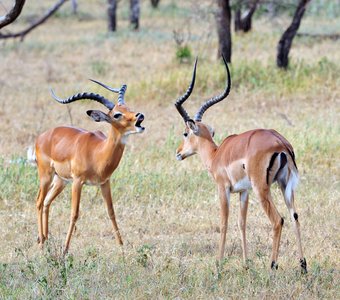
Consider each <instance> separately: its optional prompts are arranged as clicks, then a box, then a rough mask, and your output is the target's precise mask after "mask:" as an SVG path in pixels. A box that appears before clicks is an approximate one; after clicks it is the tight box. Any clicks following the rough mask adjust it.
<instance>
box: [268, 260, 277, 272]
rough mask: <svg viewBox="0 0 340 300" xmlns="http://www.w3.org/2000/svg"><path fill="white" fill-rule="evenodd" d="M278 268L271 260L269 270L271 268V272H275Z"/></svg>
mask: <svg viewBox="0 0 340 300" xmlns="http://www.w3.org/2000/svg"><path fill="white" fill-rule="evenodd" d="M278 267H279V265H278V264H277V263H276V262H275V261H274V260H273V261H272V264H271V266H270V268H271V269H272V270H277V268H278Z"/></svg>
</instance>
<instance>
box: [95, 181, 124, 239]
mask: <svg viewBox="0 0 340 300" xmlns="http://www.w3.org/2000/svg"><path fill="white" fill-rule="evenodd" d="M100 187H101V190H102V194H103V198H104V200H105V202H106V206H107V212H108V214H109V217H110V219H111V222H112V226H113V232H114V234H115V236H116V240H117V243H118V244H119V245H123V241H122V237H121V236H120V232H119V229H118V225H117V222H116V216H115V212H114V209H113V205H112V197H111V188H110V180H107V181H106V182H105V183H104V184H102V185H101V186H100Z"/></svg>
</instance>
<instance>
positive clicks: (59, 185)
mask: <svg viewBox="0 0 340 300" xmlns="http://www.w3.org/2000/svg"><path fill="white" fill-rule="evenodd" d="M65 185H66V184H65V182H64V180H62V179H61V178H60V177H59V176H58V175H54V178H53V181H52V184H51V187H50V189H49V191H48V193H47V195H46V197H45V200H44V207H43V234H44V237H45V239H46V240H47V239H48V216H49V210H50V206H51V203H52V201H53V200H54V199H55V198H56V197H57V196H58V195H59V194H60V193H61V192H62V190H63V189H64V188H65Z"/></svg>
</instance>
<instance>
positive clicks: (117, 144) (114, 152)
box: [102, 126, 125, 168]
mask: <svg viewBox="0 0 340 300" xmlns="http://www.w3.org/2000/svg"><path fill="white" fill-rule="evenodd" d="M122 139H123V134H122V133H121V132H120V131H119V130H117V129H116V128H114V127H113V126H112V127H111V129H110V131H109V134H108V137H107V138H106V140H105V141H104V146H103V152H102V155H103V156H102V159H103V161H105V162H106V164H107V167H113V168H115V167H116V166H117V165H118V163H119V161H120V159H121V157H122V155H123V151H124V148H125V144H124V143H122Z"/></svg>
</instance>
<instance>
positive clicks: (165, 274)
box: [0, 0, 340, 299]
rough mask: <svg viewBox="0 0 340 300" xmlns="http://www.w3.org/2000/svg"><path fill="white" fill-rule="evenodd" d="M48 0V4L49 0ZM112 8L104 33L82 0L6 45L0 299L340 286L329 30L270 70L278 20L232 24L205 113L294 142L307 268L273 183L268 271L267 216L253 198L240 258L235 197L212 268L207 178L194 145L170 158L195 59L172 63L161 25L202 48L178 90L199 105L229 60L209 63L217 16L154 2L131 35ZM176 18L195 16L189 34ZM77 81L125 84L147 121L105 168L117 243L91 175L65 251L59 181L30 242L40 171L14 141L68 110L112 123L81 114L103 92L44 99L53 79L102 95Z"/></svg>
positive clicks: (260, 293)
mask: <svg viewBox="0 0 340 300" xmlns="http://www.w3.org/2000/svg"><path fill="white" fill-rule="evenodd" d="M51 3H53V1H46V3H45V2H44V6H45V5H46V7H45V8H47V7H49V5H50V4H51ZM119 5H120V10H121V14H120V15H119V16H120V18H119V21H118V22H119V23H118V32H117V33H115V34H108V33H107V32H106V25H107V24H106V22H105V10H104V9H102V5H98V3H97V2H96V1H88V2H87V3H80V10H81V11H80V17H78V18H77V17H73V16H72V15H71V14H70V13H69V11H68V9H69V8H67V7H66V6H65V7H64V8H63V10H62V11H61V12H60V14H59V15H58V17H57V18H53V19H51V20H50V21H49V22H48V23H46V24H45V25H43V26H41V27H39V28H38V29H37V30H35V31H33V32H32V33H31V34H30V35H29V36H28V37H27V38H26V40H25V41H24V43H19V42H17V41H6V42H5V43H4V42H1V48H0V53H1V55H0V65H1V67H2V72H1V74H0V140H1V147H0V157H1V159H0V236H1V237H2V242H1V243H0V245H1V247H0V274H1V275H0V298H1V299H52V298H53V299H97V298H100V299H112V298H119V299H121V298H124V299H126V298H127V299H130V298H136V299H140V298H143V299H144V298H147V299H149V298H151V299H154V298H157V299H158V298H180V299H182V298H189V299H203V298H204V299H206V298H208V299H212V298H214V299H215V298H236V299H244V298H246V299H247V298H275V299H277V298H278V299H287V298H294V299H296V298H298V299H320V298H324V299H336V298H338V297H339V296H338V295H339V293H340V291H339V286H340V285H339V279H340V274H339V271H340V268H339V267H340V264H339V254H338V251H337V250H338V248H339V233H338V228H339V225H340V224H339V213H340V211H339V205H338V202H339V198H340V187H339V177H340V176H339V175H340V173H339V154H340V143H339V132H340V123H339V120H338V118H339V117H338V116H339V91H338V86H339V83H340V82H339V76H338V74H339V71H340V70H339V62H340V55H339V51H337V49H338V47H339V42H337V41H331V40H321V41H320V40H318V41H317V42H314V41H313V40H311V39H305V38H301V39H296V40H294V44H293V48H292V52H291V55H290V58H291V64H290V68H289V69H288V71H287V72H282V71H280V70H278V69H277V68H276V67H275V49H276V48H275V47H276V43H277V41H278V39H279V36H280V33H281V31H280V30H279V29H278V27H277V26H273V23H268V22H269V21H268V20H265V19H263V18H261V19H258V20H255V23H254V30H253V31H252V32H251V33H249V34H247V35H237V36H233V41H234V48H233V51H234V52H233V64H232V66H231V72H232V91H231V94H230V96H229V97H228V99H227V100H226V101H223V102H222V103H220V104H219V105H217V106H215V107H213V108H211V109H209V111H207V112H206V114H205V115H204V121H205V122H206V123H208V124H211V125H212V126H213V127H214V128H215V131H216V141H217V142H218V143H220V142H221V141H222V140H223V138H224V137H225V136H227V135H228V134H232V133H238V132H242V131H245V130H249V129H252V128H259V127H268V128H274V129H276V130H278V131H279V132H281V133H282V134H283V135H284V136H285V137H287V139H288V140H289V141H290V142H291V143H292V144H293V146H294V149H295V152H296V156H297V163H298V167H299V171H300V184H299V187H298V190H297V197H296V198H297V199H296V202H297V203H296V205H297V209H298V213H299V219H300V220H301V227H302V241H303V247H304V251H305V255H306V258H307V262H308V267H309V273H308V274H307V275H305V276H302V275H301V274H300V271H299V264H298V259H297V245H296V242H295V237H294V233H293V229H292V228H291V226H290V221H289V215H288V212H287V209H286V207H285V205H284V202H283V199H282V198H281V196H280V192H279V190H278V189H277V187H273V194H274V198H275V203H276V204H277V207H278V210H279V212H280V213H281V214H282V216H283V217H284V218H285V219H286V222H285V226H284V230H283V233H282V241H281V247H280V256H279V270H278V271H277V272H271V271H269V265H270V261H269V256H270V252H271V228H270V224H269V221H268V219H267V218H266V217H265V215H264V213H263V211H262V209H261V207H260V205H259V203H258V201H257V199H256V198H255V197H254V196H253V195H251V200H250V207H249V213H248V223H247V234H248V247H249V258H250V262H249V269H248V270H246V269H245V268H244V267H243V263H242V259H241V257H242V254H241V253H242V251H241V245H240V244H241V243H240V241H239V232H238V227H237V214H238V197H237V196H236V195H235V196H233V198H232V203H231V216H230V221H229V230H228V236H227V246H226V258H225V260H224V262H223V264H222V265H221V266H219V267H217V266H216V253H217V247H218V239H219V229H218V225H219V207H218V199H217V193H216V187H215V186H214V183H213V181H212V179H211V178H210V177H209V175H208V174H207V172H206V171H205V170H204V169H203V166H202V164H201V162H200V160H199V158H198V157H192V158H190V159H188V160H186V161H184V162H181V163H180V162H176V161H175V156H174V153H175V149H176V147H177V145H178V144H179V142H180V140H181V135H182V131H183V129H184V128H183V122H182V120H181V118H180V116H179V115H178V114H177V112H176V111H175V109H174V107H173V102H174V101H175V99H176V98H177V97H178V96H179V95H180V93H182V92H184V91H185V90H186V88H187V85H188V83H189V81H190V77H191V71H192V61H191V63H189V64H180V63H179V62H178V60H177V59H176V50H177V48H176V43H175V41H174V40H173V38H172V30H173V29H178V28H181V27H182V30H183V33H184V35H185V36H191V38H189V39H188V44H189V46H190V49H191V53H192V56H193V57H195V56H196V55H198V56H199V64H198V73H197V81H196V86H195V90H194V92H193V95H192V97H191V98H190V100H188V102H187V103H186V108H187V109H188V111H189V112H190V114H194V113H195V112H196V111H197V109H198V107H199V105H200V104H201V103H202V102H203V100H204V99H207V98H209V97H211V96H213V95H215V94H217V93H218V92H219V91H221V90H222V89H223V86H224V82H225V70H224V69H223V66H222V65H221V64H220V62H218V61H216V36H215V28H214V23H213V22H214V20H213V18H212V15H211V14H210V13H209V14H206V15H205V17H204V18H203V17H202V18H200V17H199V16H201V14H202V11H203V12H204V11H205V10H204V9H207V11H210V10H209V8H206V6H205V4H204V3H203V4H202V5H201V6H200V7H198V8H197V7H194V5H193V2H192V1H188V2H185V4H182V3H181V4H178V3H175V2H174V1H170V0H169V1H166V0H164V1H161V7H160V9H159V10H157V11H153V10H151V8H150V7H149V4H148V3H147V2H145V3H143V5H142V13H143V15H142V20H141V29H140V31H139V32H131V31H130V29H129V27H128V18H127V16H128V13H127V7H125V6H124V5H125V4H123V2H120V4H119ZM182 5H183V7H182ZM37 6H38V4H35V3H33V2H30V3H27V7H28V10H26V11H24V15H23V21H22V22H20V21H18V22H17V23H16V24H13V27H11V28H13V31H14V30H15V29H18V28H21V27H24V26H25V25H26V24H27V20H28V19H29V15H30V14H29V13H31V14H32V13H33V12H37V14H38V12H39V11H40V10H41V11H44V7H41V8H39V10H38V7H37ZM39 6H40V4H39ZM182 8H183V9H182ZM194 9H195V10H194ZM193 11H194V13H193ZM25 14H26V15H25ZM25 16H26V17H25ZM87 16H89V20H88V21H86V20H85V19H86V17H87ZM174 20H175V21H174ZM304 21H306V24H315V22H317V24H318V25H320V26H322V28H336V27H335V25H334V24H336V19H327V18H318V19H316V18H315V17H314V16H308V15H306V19H305V20H304ZM285 23H287V20H286V19H280V20H279V21H278V24H285ZM268 24H269V25H270V26H268ZM182 25H183V26H182ZM184 25H190V34H189V32H187V30H189V29H188V27H187V26H184ZM193 25H195V26H193ZM65 32H67V34H65ZM88 78H94V79H97V80H100V81H102V82H105V83H108V84H110V85H117V86H118V85H120V84H121V83H124V82H126V83H127V84H128V91H127V95H126V98H127V103H128V104H129V105H130V107H131V108H132V109H135V110H138V111H142V112H143V113H145V115H146V119H145V126H146V128H147V131H146V132H145V133H144V134H143V135H140V136H133V137H131V138H130V140H129V142H128V145H127V147H126V150H125V153H124V156H123V159H122V161H121V164H120V166H119V168H118V169H117V170H116V171H115V172H114V174H113V175H112V194H113V198H114V206H115V211H116V216H117V221H118V225H119V227H120V229H121V231H122V236H123V240H124V243H125V244H124V246H123V247H118V246H116V244H115V241H114V238H113V235H112V232H111V226H110V222H109V219H108V217H107V214H106V211H105V207H104V204H103V200H102V198H101V195H100V191H99V190H98V188H97V187H89V186H86V187H84V189H83V193H82V201H81V208H80V219H79V221H78V223H77V231H76V232H75V234H74V236H73V239H72V241H71V248H70V254H69V255H68V256H66V257H65V258H64V257H63V256H62V255H61V251H62V246H63V241H64V238H65V237H66V230H67V226H68V222H69V214H70V186H68V187H67V188H66V189H65V191H64V192H63V193H62V194H61V195H60V196H59V197H58V198H57V200H56V201H55V203H53V204H52V208H51V213H50V215H51V219H50V220H51V222H50V232H51V238H50V239H49V241H48V242H47V245H46V248H45V249H44V251H43V252H41V251H40V250H39V249H38V247H37V244H36V238H37V225H36V212H35V197H36V193H37V189H38V178H37V173H36V168H35V167H32V166H30V165H29V164H27V163H26V160H25V154H26V149H27V147H28V146H30V145H32V144H33V143H34V139H35V137H36V136H37V135H38V134H39V133H41V132H43V131H44V130H47V129H48V128H51V127H54V126H58V125H69V124H70V123H71V121H72V123H73V124H74V125H75V126H78V127H82V128H87V129H90V130H95V129H96V130H97V129H100V130H103V131H104V132H105V131H106V130H107V127H106V126H105V124H97V123H94V122H91V121H90V120H89V119H88V118H87V117H86V116H85V111H86V110H87V109H95V108H99V109H102V108H101V107H100V105H98V104H96V103H91V102H89V101H84V102H83V103H77V104H72V105H70V106H69V110H70V111H69V113H70V114H71V116H72V118H70V115H69V113H68V111H67V109H66V108H65V107H64V106H61V105H58V104H57V103H54V102H53V101H52V100H51V98H50V96H49V91H48V89H49V87H53V88H54V89H55V91H56V93H57V95H60V96H68V95H71V94H73V93H77V92H79V91H93V92H96V93H101V94H103V95H104V96H106V97H111V96H112V95H110V94H109V93H108V92H107V91H105V90H103V89H101V88H100V87H98V86H96V85H93V84H92V83H91V82H89V81H88V80H87V79H88Z"/></svg>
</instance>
